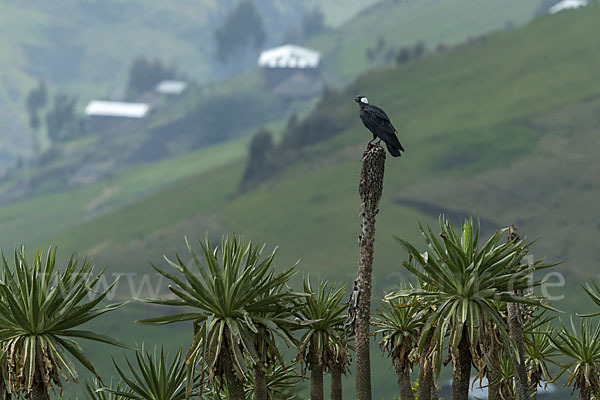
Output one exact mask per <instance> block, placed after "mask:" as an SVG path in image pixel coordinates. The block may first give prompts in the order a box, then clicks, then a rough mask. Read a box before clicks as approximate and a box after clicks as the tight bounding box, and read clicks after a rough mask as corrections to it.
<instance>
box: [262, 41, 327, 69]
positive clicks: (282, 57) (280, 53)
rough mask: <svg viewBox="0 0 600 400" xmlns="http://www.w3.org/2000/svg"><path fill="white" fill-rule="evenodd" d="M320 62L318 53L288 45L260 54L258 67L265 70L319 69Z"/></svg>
mask: <svg viewBox="0 0 600 400" xmlns="http://www.w3.org/2000/svg"><path fill="white" fill-rule="evenodd" d="M320 60H321V54H320V53H319V52H318V51H315V50H311V49H307V48H305V47H300V46H296V45H293V44H286V45H283V46H279V47H275V48H273V49H269V50H265V51H263V52H262V53H260V56H259V57H258V65H259V66H260V67H263V68H317V67H318V66H319V62H320Z"/></svg>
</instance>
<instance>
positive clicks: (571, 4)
mask: <svg viewBox="0 0 600 400" xmlns="http://www.w3.org/2000/svg"><path fill="white" fill-rule="evenodd" d="M587 5H588V2H587V0H562V1H559V2H558V3H556V4H555V5H553V6H552V7H550V8H549V9H548V12H549V13H550V14H556V13H557V12H560V11H564V10H570V9H573V8H579V7H584V6H587Z"/></svg>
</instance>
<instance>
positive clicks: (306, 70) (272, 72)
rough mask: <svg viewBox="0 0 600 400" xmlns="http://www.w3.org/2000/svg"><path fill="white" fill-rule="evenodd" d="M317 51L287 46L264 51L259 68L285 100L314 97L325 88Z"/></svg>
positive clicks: (260, 57) (269, 86)
mask: <svg viewBox="0 0 600 400" xmlns="http://www.w3.org/2000/svg"><path fill="white" fill-rule="evenodd" d="M320 62H321V54H320V53H319V52H318V51H315V50H311V49H307V48H304V47H300V46H296V45H293V44H286V45H284V46H279V47H275V48H273V49H269V50H265V51H263V52H262V53H261V54H260V56H259V58H258V66H259V67H260V68H262V70H263V71H264V74H265V80H266V84H267V86H268V88H269V89H272V90H273V91H274V93H277V94H278V95H280V96H282V97H289V98H294V97H301V98H303V97H311V96H315V95H317V94H319V93H320V92H321V90H322V89H323V83H322V82H321V78H320V71H319V64H320Z"/></svg>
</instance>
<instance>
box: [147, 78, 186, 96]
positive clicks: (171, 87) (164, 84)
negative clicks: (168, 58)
mask: <svg viewBox="0 0 600 400" xmlns="http://www.w3.org/2000/svg"><path fill="white" fill-rule="evenodd" d="M187 86H188V84H187V82H183V81H171V80H166V81H161V82H159V83H158V84H157V85H156V87H155V88H154V91H156V92H157V93H160V94H168V95H174V96H176V95H180V94H181V93H183V92H184V91H185V89H187Z"/></svg>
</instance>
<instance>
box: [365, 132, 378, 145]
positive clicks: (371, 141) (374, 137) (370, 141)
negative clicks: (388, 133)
mask: <svg viewBox="0 0 600 400" xmlns="http://www.w3.org/2000/svg"><path fill="white" fill-rule="evenodd" d="M375 139H377V136H375V134H373V139H371V140H369V143H368V144H371V143H373V140H375ZM379 140H381V139H379Z"/></svg>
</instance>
